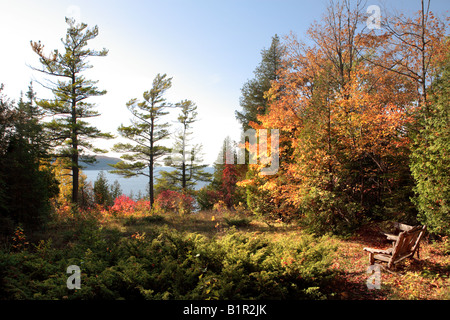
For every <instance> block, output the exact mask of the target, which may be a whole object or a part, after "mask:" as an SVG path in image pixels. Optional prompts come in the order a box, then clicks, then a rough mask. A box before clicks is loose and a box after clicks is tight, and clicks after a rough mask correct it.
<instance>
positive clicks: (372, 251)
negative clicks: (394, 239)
mask: <svg viewBox="0 0 450 320" xmlns="http://www.w3.org/2000/svg"><path fill="white" fill-rule="evenodd" d="M363 250H364V251H368V252H370V253H383V254H391V252H392V251H390V250H381V249H373V248H364V249H363Z"/></svg>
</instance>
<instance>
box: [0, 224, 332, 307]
mask: <svg viewBox="0 0 450 320" xmlns="http://www.w3.org/2000/svg"><path fill="white" fill-rule="evenodd" d="M333 250H334V247H333V246H331V245H330V242H329V241H327V239H326V238H313V237H312V236H310V235H305V236H302V237H301V238H298V237H297V238H296V239H291V238H287V239H285V240H283V241H277V242H274V241H271V240H268V239H267V238H265V237H264V236H263V235H256V234H241V233H239V232H237V231H235V230H231V231H230V232H229V233H227V234H226V235H224V236H223V237H222V238H220V239H217V238H213V239H208V238H207V237H205V236H202V235H199V234H194V233H179V232H178V231H176V230H173V229H169V228H167V227H165V228H163V229H162V231H161V232H159V233H158V234H153V235H147V234H145V233H142V234H139V233H135V234H133V235H131V236H130V237H122V238H121V239H120V240H119V241H118V239H117V237H116V236H114V235H112V234H111V233H110V232H105V231H104V230H99V229H97V230H93V229H91V230H86V232H83V233H82V234H80V236H79V239H78V241H77V243H76V245H73V246H67V247H65V248H61V249H57V248H54V247H53V245H52V243H51V241H47V242H41V243H39V244H38V245H36V246H33V247H32V248H29V250H27V251H21V252H0V276H1V278H0V279H1V286H0V299H121V298H124V299H302V298H306V299H316V298H323V297H324V293H323V292H322V288H323V287H324V285H325V284H326V283H327V280H328V279H329V278H330V276H331V273H329V272H328V271H327V270H328V266H329V265H330V262H331V259H332V251H333ZM72 264H73V265H78V266H79V267H80V269H81V289H78V290H69V289H67V287H66V280H67V277H68V276H69V275H68V274H66V269H67V267H68V266H69V265H72Z"/></svg>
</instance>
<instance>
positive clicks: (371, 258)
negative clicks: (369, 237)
mask: <svg viewBox="0 0 450 320" xmlns="http://www.w3.org/2000/svg"><path fill="white" fill-rule="evenodd" d="M374 263H375V258H374V257H373V253H372V252H369V264H370V265H373V264H374Z"/></svg>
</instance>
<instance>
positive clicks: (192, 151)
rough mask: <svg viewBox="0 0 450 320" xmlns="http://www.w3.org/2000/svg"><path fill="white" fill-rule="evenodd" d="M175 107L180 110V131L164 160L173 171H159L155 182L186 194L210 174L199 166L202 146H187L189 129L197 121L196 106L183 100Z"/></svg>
mask: <svg viewBox="0 0 450 320" xmlns="http://www.w3.org/2000/svg"><path fill="white" fill-rule="evenodd" d="M176 106H177V107H178V108H180V109H181V112H180V114H179V116H178V122H179V123H180V125H181V129H180V130H179V132H178V133H177V134H176V135H175V144H174V147H173V149H172V150H173V152H172V155H171V156H170V157H168V158H167V160H166V164H167V165H169V166H171V167H173V168H174V169H175V170H172V171H161V172H160V174H161V178H158V179H157V180H158V181H159V184H160V185H161V186H163V185H169V186H171V188H174V189H181V190H183V191H184V192H186V191H188V190H192V188H193V187H194V186H195V185H196V183H197V182H198V181H209V180H210V179H211V174H210V173H208V172H205V171H204V168H206V167H207V165H205V164H201V162H202V158H201V149H202V146H201V145H198V144H197V145H194V146H192V147H191V148H190V144H189V141H190V138H189V136H191V135H192V131H190V129H191V127H192V124H193V123H194V122H196V121H197V115H198V113H197V106H196V105H195V103H193V102H192V101H190V100H183V101H181V102H180V103H177V104H176Z"/></svg>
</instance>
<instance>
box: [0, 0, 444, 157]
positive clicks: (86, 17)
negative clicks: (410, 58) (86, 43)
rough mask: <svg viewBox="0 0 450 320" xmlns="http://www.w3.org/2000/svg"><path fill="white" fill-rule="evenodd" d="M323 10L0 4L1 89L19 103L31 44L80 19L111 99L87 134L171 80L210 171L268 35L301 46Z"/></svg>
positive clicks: (436, 7) (412, 2)
mask: <svg viewBox="0 0 450 320" xmlns="http://www.w3.org/2000/svg"><path fill="white" fill-rule="evenodd" d="M384 3H388V6H392V7H395V8H397V9H398V10H400V11H404V10H414V11H415V10H416V9H419V6H420V0H396V1H384V2H383V1H378V0H377V1H375V0H373V1H372V0H368V1H367V6H369V5H371V4H377V5H380V6H382V7H383V6H386V5H385V4H384ZM327 4H328V0H314V1H298V0H296V1H294V0H240V1H238V0H226V1H225V0H209V1H206V0H183V1H181V0H165V1H163V0H151V1H133V0H127V1H92V0H91V1H77V0H72V1H64V0H63V1H50V0H41V1H31V0H28V1H26V0H15V1H12V0H10V1H4V0H1V1H0V41H1V43H2V46H1V47H2V50H0V83H4V84H5V92H6V93H7V94H8V95H9V96H10V97H11V98H17V97H18V96H19V93H20V91H21V90H23V91H25V90H26V88H27V86H28V83H29V81H30V80H31V79H32V78H33V77H34V78H36V79H39V77H40V75H39V74H37V73H36V72H32V71H31V70H30V69H29V68H28V67H27V66H26V64H30V65H34V66H38V60H37V58H36V56H35V55H34V54H33V53H32V51H31V48H30V45H29V42H30V40H35V41H37V40H41V41H42V43H43V44H44V45H45V48H46V49H47V50H51V49H54V48H61V45H60V42H59V40H60V38H62V37H63V36H64V34H65V30H66V24H65V22H64V16H68V15H73V16H75V17H79V18H80V19H81V21H83V22H86V23H88V25H90V26H94V25H98V27H99V31H100V34H99V36H98V38H97V39H95V40H94V41H92V42H91V44H90V46H92V47H93V48H98V49H100V48H102V47H105V48H107V49H109V55H108V56H107V57H105V58H97V59H92V60H91V63H92V64H93V65H94V68H93V69H92V70H90V71H89V73H88V77H90V78H91V79H96V80H99V83H98V86H99V88H101V89H106V90H108V93H107V94H106V95H105V96H102V97H99V98H95V100H94V99H92V100H93V101H95V102H96V103H97V104H98V110H99V111H100V112H101V113H102V116H101V117H99V118H97V119H96V120H95V122H94V124H95V125H97V126H98V127H99V128H100V129H102V130H104V131H108V132H111V133H116V129H117V127H118V126H119V125H120V124H121V123H125V124H126V123H128V119H129V113H128V111H127V109H126V107H125V103H126V102H127V101H128V100H129V99H131V98H135V97H136V98H141V97H142V93H143V92H144V91H145V90H148V89H149V88H150V86H151V82H152V80H153V78H154V77H155V75H156V74H157V73H167V74H168V75H169V76H172V77H173V87H172V89H171V90H170V91H169V92H168V95H167V97H168V100H169V101H172V102H178V101H180V100H182V99H191V100H193V101H194V102H196V104H197V105H198V112H199V118H200V120H199V121H198V123H196V125H195V126H194V130H195V142H199V143H202V144H203V146H204V150H203V151H204V153H205V161H206V162H207V163H209V164H211V163H212V162H213V161H214V160H215V159H216V157H217V154H218V152H219V149H220V146H221V144H222V141H223V139H224V138H225V137H226V136H227V135H229V136H231V137H232V138H234V139H238V138H239V136H240V126H239V124H238V123H237V121H236V120H235V117H234V111H235V110H236V109H239V96H240V88H241V87H242V85H243V84H244V83H245V82H246V81H247V80H248V79H250V78H252V77H253V70H254V69H255V67H256V66H257V65H258V63H259V61H260V57H261V56H260V52H261V50H262V49H263V48H267V47H269V46H270V42H271V37H272V36H273V35H274V34H278V35H279V36H280V37H283V36H284V35H287V34H288V33H289V32H290V31H293V32H295V33H296V34H298V36H299V37H303V36H304V35H305V32H306V30H307V29H308V27H309V26H310V24H311V23H312V22H313V21H314V20H319V19H320V18H321V15H322V14H323V12H324V11H325V8H326V6H327ZM432 9H433V11H435V12H437V13H443V12H444V11H445V10H448V9H450V1H448V0H440V1H437V0H434V1H432ZM35 89H36V91H37V92H38V94H39V95H40V96H41V97H45V96H46V95H48V91H46V90H45V89H43V88H41V87H40V86H39V85H38V84H35ZM112 144H113V142H108V143H106V144H104V146H106V147H110V146H112ZM99 145H100V144H99Z"/></svg>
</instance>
